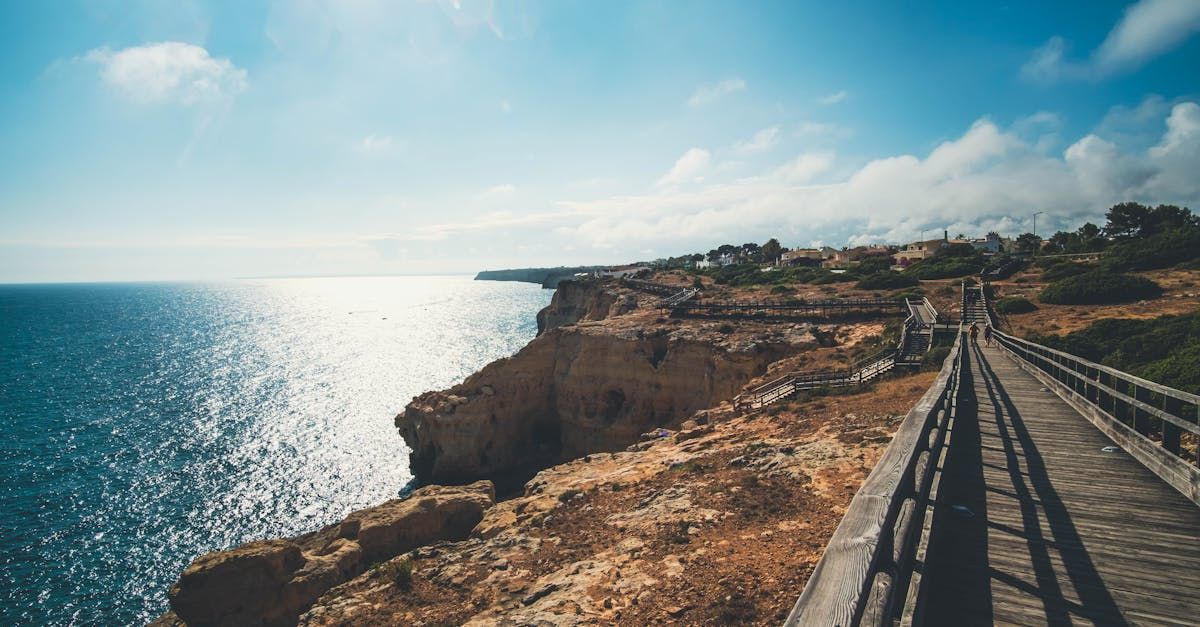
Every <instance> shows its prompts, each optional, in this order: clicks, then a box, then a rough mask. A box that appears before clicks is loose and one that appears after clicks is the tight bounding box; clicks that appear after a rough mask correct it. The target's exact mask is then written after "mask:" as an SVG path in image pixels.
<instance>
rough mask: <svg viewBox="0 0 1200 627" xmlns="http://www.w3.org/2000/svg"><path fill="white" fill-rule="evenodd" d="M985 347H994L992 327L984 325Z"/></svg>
mask: <svg viewBox="0 0 1200 627" xmlns="http://www.w3.org/2000/svg"><path fill="white" fill-rule="evenodd" d="M983 345H984V346H987V347H988V348H991V346H992V325H990V324H985V325H983Z"/></svg>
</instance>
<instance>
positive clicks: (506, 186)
mask: <svg viewBox="0 0 1200 627" xmlns="http://www.w3.org/2000/svg"><path fill="white" fill-rule="evenodd" d="M515 191H517V186H516V185H513V184H512V183H501V184H499V185H493V186H491V187H489V188H487V189H486V190H484V192H483V193H484V195H487V196H495V195H499V194H511V193H513V192H515Z"/></svg>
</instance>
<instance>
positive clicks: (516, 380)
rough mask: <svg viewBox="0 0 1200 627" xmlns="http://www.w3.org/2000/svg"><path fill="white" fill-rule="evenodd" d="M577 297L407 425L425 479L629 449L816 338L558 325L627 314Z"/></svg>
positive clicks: (671, 324)
mask: <svg viewBox="0 0 1200 627" xmlns="http://www.w3.org/2000/svg"><path fill="white" fill-rule="evenodd" d="M577 289H579V288H578V286H575V285H571V287H568V288H567V289H565V290H563V292H562V293H561V294H557V295H556V304H555V305H552V306H551V307H549V308H547V309H548V310H550V312H549V313H547V314H546V315H545V316H543V317H542V318H544V320H545V322H546V328H547V329H548V330H547V331H546V332H544V333H543V334H542V335H541V336H539V337H538V338H536V339H535V340H533V341H532V342H530V343H529V344H528V345H527V346H526V347H525V348H524V349H522V350H521V351H520V352H519V353H517V354H516V355H514V356H513V357H511V358H509V359H502V360H499V361H497V362H494V363H492V364H490V365H488V366H487V367H485V368H484V369H483V370H481V371H479V372H478V373H476V374H474V375H472V376H471V377H469V378H468V379H467V380H466V381H464V382H463V383H461V384H459V385H457V386H454V387H453V388H451V389H449V390H444V391H438V392H427V393H425V394H422V395H421V396H418V397H417V398H415V399H413V401H412V402H411V403H410V404H409V405H408V407H407V408H406V409H405V411H404V413H402V414H400V415H399V416H397V417H396V426H397V427H398V428H399V430H400V434H401V436H403V438H404V440H405V442H406V443H407V444H408V445H409V447H410V448H411V449H412V454H411V457H410V462H409V463H410V466H411V468H412V471H413V474H414V475H415V476H416V477H417V479H418V480H420V481H422V482H437V483H458V482H464V481H470V480H474V479H477V478H483V477H488V478H502V477H503V476H505V475H510V474H516V475H520V474H522V473H530V472H532V471H536V470H538V469H541V468H544V467H546V466H548V465H551V464H554V463H557V462H559V461H562V460H565V459H572V458H575V457H578V456H581V455H584V454H587V453H594V452H602V451H616V450H621V449H623V448H624V447H626V446H628V445H629V444H631V443H633V442H635V441H637V438H638V435H639V434H641V433H643V432H644V431H646V430H647V429H651V428H654V427H658V426H661V425H671V424H677V423H678V422H680V421H682V420H684V419H686V418H687V417H688V416H689V415H691V414H692V413H693V412H695V411H697V410H699V409H704V408H708V407H712V406H714V405H716V404H718V403H720V402H721V401H724V400H728V399H729V398H731V397H733V396H734V395H735V394H737V393H738V392H739V391H740V390H741V388H742V387H743V386H744V385H745V384H746V383H747V382H748V381H749V380H750V379H752V378H754V377H756V376H759V375H761V374H763V373H764V372H765V371H766V369H767V366H768V365H769V364H770V363H771V362H773V361H775V360H777V359H779V358H780V357H782V356H784V355H787V354H791V353H794V352H796V351H798V350H800V349H801V348H802V347H803V346H804V345H805V344H806V343H808V342H811V339H812V336H811V333H809V332H807V331H804V332H801V333H797V334H793V335H786V334H785V335H772V336H765V337H747V336H746V335H744V334H737V333H733V332H731V331H730V330H728V328H726V327H727V325H719V324H717V323H694V322H693V323H689V324H688V325H681V324H679V323H678V321H670V320H665V319H662V318H658V319H655V318H654V317H653V312H648V311H647V312H641V315H637V316H618V317H617V318H609V319H607V320H605V321H603V322H580V323H578V324H575V325H572V326H557V325H559V324H562V323H565V322H566V321H570V320H572V319H574V318H582V319H586V318H588V317H589V316H593V315H594V316H596V317H599V316H600V315H608V314H610V313H613V312H614V311H619V310H623V309H625V305H624V304H623V303H624V302H625V301H623V300H622V298H623V297H621V296H619V295H612V296H609V295H606V294H602V293H596V292H595V290H597V289H599V288H586V289H583V290H581V291H578V292H577V291H576V290H577ZM526 476H527V475H526Z"/></svg>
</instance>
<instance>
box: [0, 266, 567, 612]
mask: <svg viewBox="0 0 1200 627" xmlns="http://www.w3.org/2000/svg"><path fill="white" fill-rule="evenodd" d="M550 296H551V292H550V291H549V290H542V289H541V288H540V287H538V286H536V285H530V284H523V283H495V282H483V281H472V280H471V279H470V277H461V276H452V277H379V278H375V277H372V278H315V279H269V280H241V281H229V282H221V283H175V284H169V283H153V284H152V283H142V284H132V283H129V284H63V285H8V286H0V420H2V421H3V424H2V426H0V480H2V481H3V484H2V486H0V625H12V624H38V625H43V624H52V625H71V624H75V625H136V624H141V623H145V622H146V621H149V620H151V619H153V618H154V617H156V616H158V615H159V614H161V613H162V612H163V611H165V610H166V609H167V600H166V599H167V590H168V588H169V587H170V585H171V584H172V583H173V582H174V581H175V579H176V578H177V577H178V575H179V573H180V572H181V571H182V569H183V568H184V567H186V566H187V564H188V563H189V562H190V561H191V560H192V559H193V558H194V557H196V556H197V555H199V554H201V553H203V552H206V551H210V550H214V549H221V548H226V547H230V546H233V545H235V544H239V543H242V542H246V541H249V540H253V539H258V538H268V537H278V536H286V535H294V534H298V533H301V532H305V531H310V530H312V529H315V528H317V527H320V526H321V525H324V524H327V523H330V522H333V521H335V520H338V519H340V518H341V517H343V516H344V515H345V514H347V513H349V512H350V511H352V510H354V509H358V508H361V507H365V506H368V505H373V504H375V503H379V502H381V501H384V500H386V499H389V498H393V497H395V496H396V495H397V494H398V493H399V492H400V491H401V490H402V489H403V488H404V486H405V485H406V484H407V483H408V482H409V481H410V480H411V476H410V474H409V472H408V449H407V448H406V447H405V445H404V442H403V441H402V440H401V439H400V437H399V435H397V433H396V429H395V427H394V426H393V423H392V419H393V417H394V416H395V415H396V414H397V413H399V412H400V411H401V410H403V408H404V405H405V404H406V403H407V402H408V401H409V400H410V399H411V398H412V397H413V396H415V395H417V394H419V393H421V392H423V391H425V390H429V389H437V388H443V387H447V386H449V385H452V384H454V383H456V382H457V381H459V380H461V379H462V378H463V377H465V376H467V375H468V374H470V373H471V372H473V371H475V370H477V369H479V368H480V367H481V366H483V365H484V364H486V363H488V362H490V361H492V360H495V359H498V358H500V357H504V356H507V355H511V354H512V353H514V352H516V351H517V350H518V349H519V348H520V347H522V346H523V345H524V344H525V343H526V342H528V341H529V340H530V339H532V338H533V337H534V335H535V334H536V332H537V326H536V322H535V314H536V312H537V310H538V309H540V308H541V307H544V306H545V305H546V304H547V303H548V302H549V300H550Z"/></svg>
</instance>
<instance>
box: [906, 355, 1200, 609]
mask: <svg viewBox="0 0 1200 627" xmlns="http://www.w3.org/2000/svg"><path fill="white" fill-rule="evenodd" d="M969 359H970V367H969V369H966V371H965V372H964V377H965V379H964V383H963V384H964V389H965V390H967V392H968V394H970V393H971V392H972V391H973V393H974V394H973V398H972V399H971V402H973V404H974V407H975V410H976V411H975V412H974V414H975V418H976V420H970V419H969V418H971V416H969V415H968V416H967V418H968V419H965V420H961V421H960V424H961V429H960V427H956V429H960V432H959V433H958V434H956V436H955V437H956V444H955V448H954V450H952V454H951V457H950V459H948V460H947V471H948V472H947V476H948V478H947V484H946V488H945V490H944V492H943V495H944V496H945V502H946V503H947V504H950V505H963V506H966V507H968V508H969V509H970V510H971V511H972V512H973V514H974V515H973V516H970V517H968V516H950V517H948V519H947V524H946V526H945V528H944V530H943V536H942V538H943V540H942V542H941V544H940V545H939V547H938V550H937V551H936V553H934V554H931V555H930V561H929V563H928V564H927V565H926V572H927V573H928V574H927V577H928V585H930V586H931V588H930V595H929V601H928V608H927V615H926V618H927V620H926V622H927V623H928V624H931V625H974V624H1026V625H1045V624H1051V625H1059V624H1098V625H1129V624H1145V625H1160V624H1166V625H1176V624H1177V625H1196V624H1198V623H1200V508H1197V507H1196V506H1195V504H1193V503H1192V502H1191V501H1189V500H1188V499H1187V498H1185V497H1184V496H1183V495H1182V494H1180V493H1179V492H1177V491H1176V490H1174V489H1173V488H1171V487H1170V486H1169V485H1167V484H1166V483H1165V482H1164V481H1162V480H1161V479H1159V478H1158V477H1157V476H1156V475H1154V474H1153V473H1152V472H1151V471H1150V470H1148V469H1146V468H1145V467H1144V466H1142V465H1141V464H1140V463H1138V462H1137V461H1136V460H1135V459H1133V458H1132V457H1130V456H1129V455H1128V454H1126V453H1124V452H1123V451H1117V452H1105V451H1103V450H1102V449H1103V448H1104V447H1106V446H1109V445H1111V444H1112V442H1111V441H1110V440H1109V439H1108V438H1107V437H1105V436H1104V434H1102V433H1101V432H1100V431H1099V430H1098V429H1096V428H1095V427H1094V426H1092V425H1091V423H1089V422H1088V421H1087V420H1086V419H1084V418H1083V417H1082V416H1080V415H1079V414H1078V413H1077V412H1076V411H1075V410H1074V409H1073V408H1071V407H1070V406H1069V405H1067V403H1065V402H1064V401H1063V400H1062V399H1060V398H1059V397H1058V396H1057V395H1055V394H1054V393H1053V392H1051V391H1049V390H1047V389H1046V388H1045V387H1044V386H1043V385H1042V384H1041V383H1040V382H1039V381H1037V380H1036V379H1034V378H1033V377H1032V376H1030V375H1029V374H1027V373H1026V372H1024V371H1023V370H1021V369H1020V368H1019V367H1018V366H1017V365H1016V364H1015V363H1014V362H1013V361H1012V360H1011V358H1009V357H1008V356H1007V355H1005V354H1003V353H1001V351H1000V350H998V349H995V348H984V347H978V348H974V349H972V350H971V352H970V355H969Z"/></svg>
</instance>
